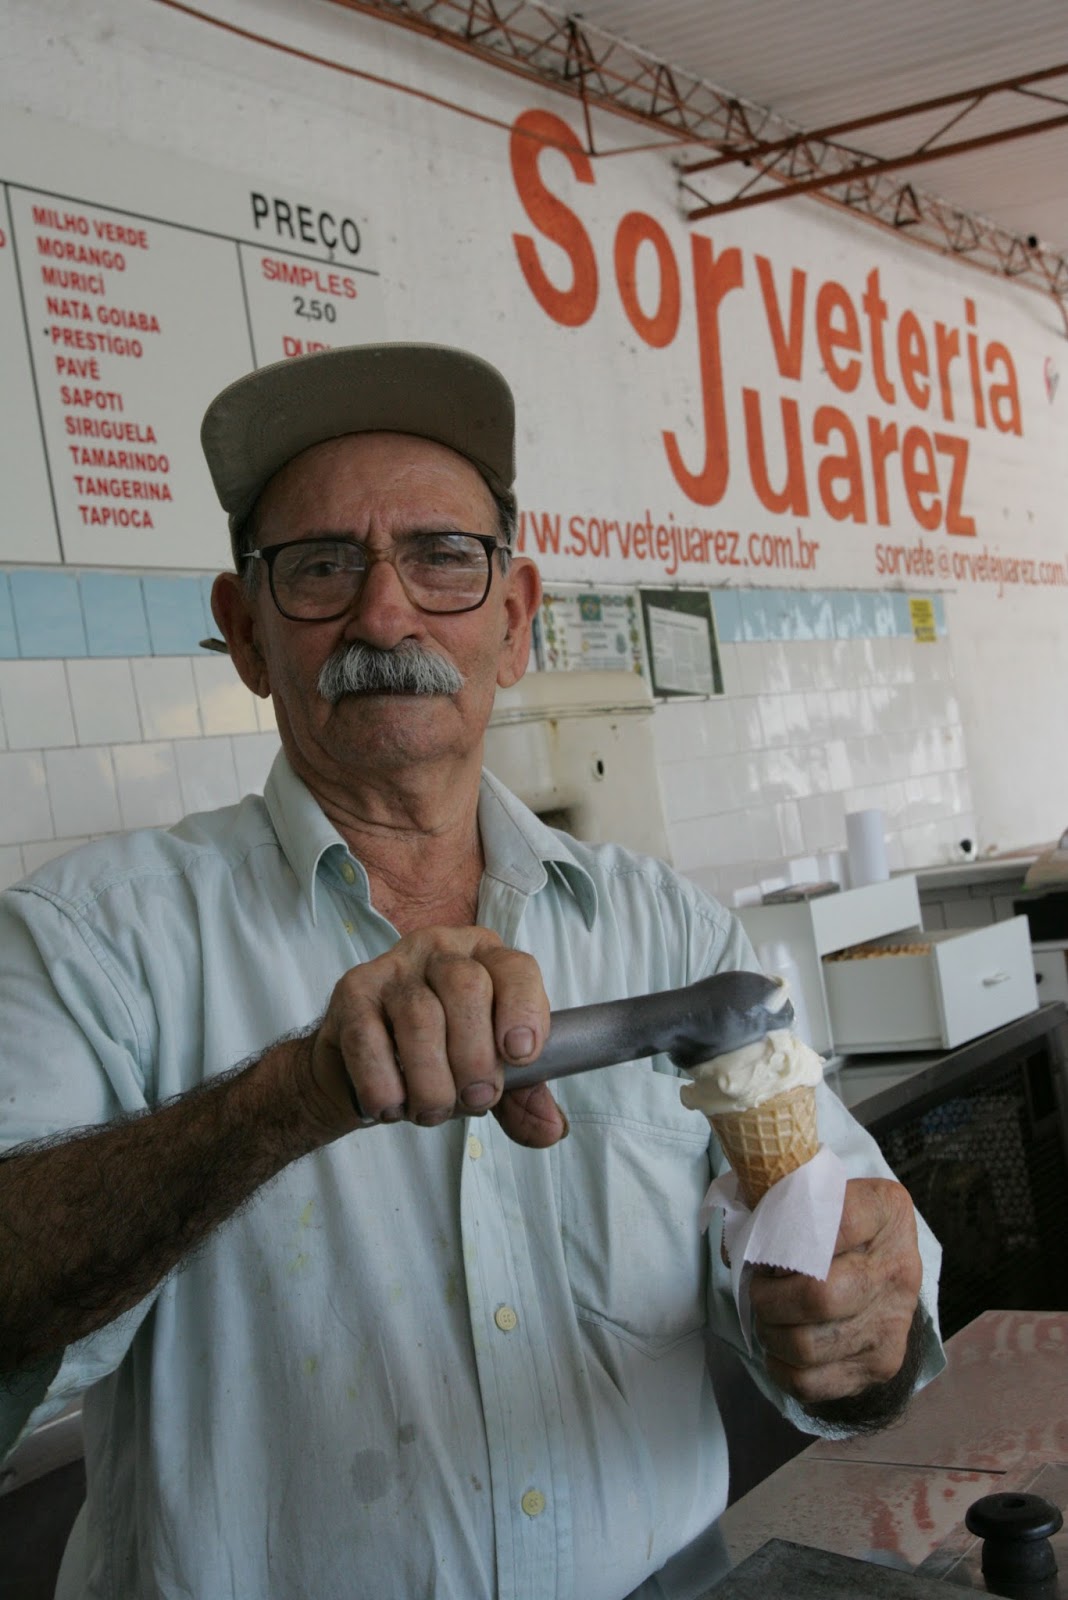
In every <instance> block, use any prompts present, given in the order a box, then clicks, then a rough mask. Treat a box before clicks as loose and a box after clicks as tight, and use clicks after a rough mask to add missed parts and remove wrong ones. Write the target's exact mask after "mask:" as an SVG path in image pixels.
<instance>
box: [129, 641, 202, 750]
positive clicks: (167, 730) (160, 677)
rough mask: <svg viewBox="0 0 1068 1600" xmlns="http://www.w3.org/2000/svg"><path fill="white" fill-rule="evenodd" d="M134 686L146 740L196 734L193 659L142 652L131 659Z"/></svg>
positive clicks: (193, 736) (195, 736)
mask: <svg viewBox="0 0 1068 1600" xmlns="http://www.w3.org/2000/svg"><path fill="white" fill-rule="evenodd" d="M133 679H134V689H135V691H136V693H137V704H138V708H139V710H140V712H141V726H142V728H143V729H144V736H145V738H146V739H147V740H149V741H152V740H159V739H195V738H198V737H199V735H200V731H201V730H200V711H199V709H198V706H197V692H196V685H195V683H194V680H193V663H192V662H191V661H189V660H187V658H186V657H185V656H158V657H153V656H145V657H143V658H142V659H140V660H137V661H134V662H133Z"/></svg>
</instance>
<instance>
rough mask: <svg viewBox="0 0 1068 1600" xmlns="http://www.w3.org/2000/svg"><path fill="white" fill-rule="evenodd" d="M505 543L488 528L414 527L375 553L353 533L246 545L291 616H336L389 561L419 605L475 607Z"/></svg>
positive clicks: (441, 609)
mask: <svg viewBox="0 0 1068 1600" xmlns="http://www.w3.org/2000/svg"><path fill="white" fill-rule="evenodd" d="M507 548H508V547H507V545H503V544H501V543H500V542H499V540H497V539H495V538H494V537H493V536H492V535H491V534H484V533H451V532H450V533H414V534H411V535H410V536H409V537H408V538H406V539H401V540H398V542H397V543H396V544H394V545H392V546H391V547H390V549H388V550H384V551H382V552H381V554H378V553H372V552H371V551H369V550H368V549H367V547H366V545H363V544H360V542H359V541H358V540H356V539H287V540H286V541H285V543H284V544H270V545H266V546H265V547H264V549H262V550H249V551H248V553H247V555H246V557H245V559H246V560H249V561H253V560H255V561H263V562H266V565H267V576H268V579H269V581H270V585H271V595H272V597H273V599H274V603H275V605H276V606H277V607H278V609H279V611H280V612H281V613H282V615H283V617H288V618H289V619H290V621H291V622H333V621H334V620H335V619H336V618H337V617H343V616H344V615H345V613H346V611H348V609H349V607H350V606H351V605H352V603H353V601H354V600H355V599H356V597H357V595H358V594H359V593H360V590H361V589H362V588H363V584H364V579H365V578H366V576H367V572H368V569H369V568H370V566H371V564H372V562H375V561H388V562H389V564H390V565H391V566H392V568H393V570H394V571H395V572H396V574H397V577H398V578H399V579H400V581H401V586H402V588H403V589H404V592H405V594H406V595H407V596H408V599H409V600H410V601H411V602H412V605H413V606H417V607H418V608H419V610H420V611H433V612H437V613H439V614H440V613H453V612H457V611H477V610H478V608H479V606H480V605H482V604H483V602H484V601H485V598H486V596H487V595H488V594H489V591H490V584H491V583H492V582H493V553H494V551H495V550H503V551H505V552H506V553H507Z"/></svg>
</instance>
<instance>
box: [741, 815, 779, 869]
mask: <svg viewBox="0 0 1068 1600" xmlns="http://www.w3.org/2000/svg"><path fill="white" fill-rule="evenodd" d="M747 815H748V818H749V837H750V840H751V843H752V850H753V854H754V856H755V857H756V859H757V860H758V861H770V860H772V859H773V858H774V857H777V856H781V855H783V854H785V847H784V845H783V838H782V829H781V828H780V826H779V812H778V807H777V806H752V807H750V809H749V812H748V813H747Z"/></svg>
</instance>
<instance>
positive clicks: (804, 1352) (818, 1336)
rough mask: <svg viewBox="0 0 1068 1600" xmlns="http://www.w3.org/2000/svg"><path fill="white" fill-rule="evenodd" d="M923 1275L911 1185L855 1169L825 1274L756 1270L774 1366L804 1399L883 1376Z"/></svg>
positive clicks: (758, 1310) (756, 1292)
mask: <svg viewBox="0 0 1068 1600" xmlns="http://www.w3.org/2000/svg"><path fill="white" fill-rule="evenodd" d="M922 1278H923V1266H922V1263H921V1261H920V1254H919V1250H918V1249H917V1245H916V1216H915V1213H914V1211H913V1209H912V1201H911V1200H910V1198H909V1195H908V1191H907V1190H906V1189H904V1188H903V1187H902V1185H901V1184H899V1183H894V1182H892V1181H891V1180H890V1179H887V1178H852V1179H850V1181H849V1182H848V1183H847V1184H846V1198H845V1206H844V1208H843V1211H842V1224H841V1227H840V1228H839V1230H838V1240H837V1243H836V1245H835V1254H834V1260H833V1261H832V1263H831V1270H830V1273H829V1274H828V1276H827V1278H826V1279H825V1280H823V1281H821V1280H820V1279H818V1278H809V1277H805V1276H804V1275H803V1274H801V1273H798V1272H788V1273H778V1272H776V1271H775V1270H774V1269H773V1270H772V1271H761V1270H760V1269H758V1270H757V1271H756V1272H755V1273H754V1274H753V1278H752V1281H751V1283H750V1300H751V1304H752V1307H753V1311H754V1314H755V1318H756V1332H757V1336H758V1338H759V1339H760V1342H761V1344H762V1345H763V1347H764V1350H765V1353H766V1357H767V1361H766V1365H767V1369H768V1375H769V1376H770V1377H771V1379H772V1380H773V1382H775V1383H776V1384H778V1386H779V1387H780V1388H781V1389H784V1390H785V1391H786V1392H787V1393H788V1394H791V1395H793V1396H795V1398H796V1399H798V1400H799V1401H800V1402H801V1404H802V1405H806V1406H813V1405H818V1404H819V1403H820V1402H822V1401H827V1400H837V1399H841V1398H843V1397H844V1396H847V1395H856V1394H860V1393H861V1392H862V1391H863V1390H865V1389H867V1388H869V1387H870V1386H871V1385H872V1384H879V1383H886V1382H887V1381H888V1380H889V1379H891V1378H893V1377H894V1376H895V1375H896V1374H897V1372H898V1371H899V1369H900V1367H901V1364H902V1362H903V1360H904V1358H905V1347H906V1344H907V1341H908V1335H909V1327H910V1325H911V1323H912V1317H913V1313H914V1311H915V1309H916V1303H917V1300H918V1298H919V1292H920V1283H921V1281H922Z"/></svg>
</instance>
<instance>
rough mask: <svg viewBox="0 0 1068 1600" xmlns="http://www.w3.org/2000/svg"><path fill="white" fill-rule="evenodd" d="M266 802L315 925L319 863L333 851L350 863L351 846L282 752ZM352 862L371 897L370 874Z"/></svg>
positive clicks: (267, 786) (267, 788)
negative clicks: (368, 880) (338, 852)
mask: <svg viewBox="0 0 1068 1600" xmlns="http://www.w3.org/2000/svg"><path fill="white" fill-rule="evenodd" d="M263 800H264V804H265V805H266V807H267V812H268V815H269V816H270V819H271V822H272V824H273V826H274V831H275V833H276V834H277V835H278V843H279V844H280V845H281V846H282V853H283V855H284V856H285V858H286V860H287V861H288V862H289V865H290V866H291V867H292V868H293V871H294V872H295V873H296V876H297V882H298V883H299V884H300V888H301V893H302V894H303V895H304V898H305V899H306V900H307V902H308V909H309V910H310V912H311V918H312V923H313V924H314V923H315V921H316V909H315V883H316V878H317V877H318V873H319V863H320V861H321V860H322V859H323V857H324V856H325V855H326V854H327V852H328V851H330V850H340V851H341V853H342V855H344V856H345V857H346V859H350V857H349V848H348V845H347V844H346V843H345V841H344V839H343V838H342V837H341V835H340V833H338V831H337V829H336V828H335V827H334V825H333V823H332V822H328V821H327V818H326V815H325V813H324V812H323V810H322V807H321V806H320V805H319V803H318V801H317V800H316V799H315V798H314V796H313V795H312V793H311V790H310V789H309V788H308V787H307V785H306V784H305V783H303V782H302V781H301V780H300V778H298V777H297V775H296V773H295V772H294V771H293V768H292V767H291V766H290V765H289V762H288V761H287V760H286V756H285V751H283V750H279V752H278V754H277V755H276V756H275V758H274V764H273V765H272V767H271V770H270V772H269V774H268V776H267V782H266V783H265V784H264V786H263ZM351 859H352V864H353V866H354V867H355V868H356V872H357V876H358V877H359V878H360V879H362V883H363V888H364V893H365V894H367V895H368V896H369V892H370V890H369V885H368V882H367V874H366V872H365V871H364V869H363V867H362V866H361V864H360V863H359V862H358V861H357V860H356V859H355V858H354V857H352V858H351Z"/></svg>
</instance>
